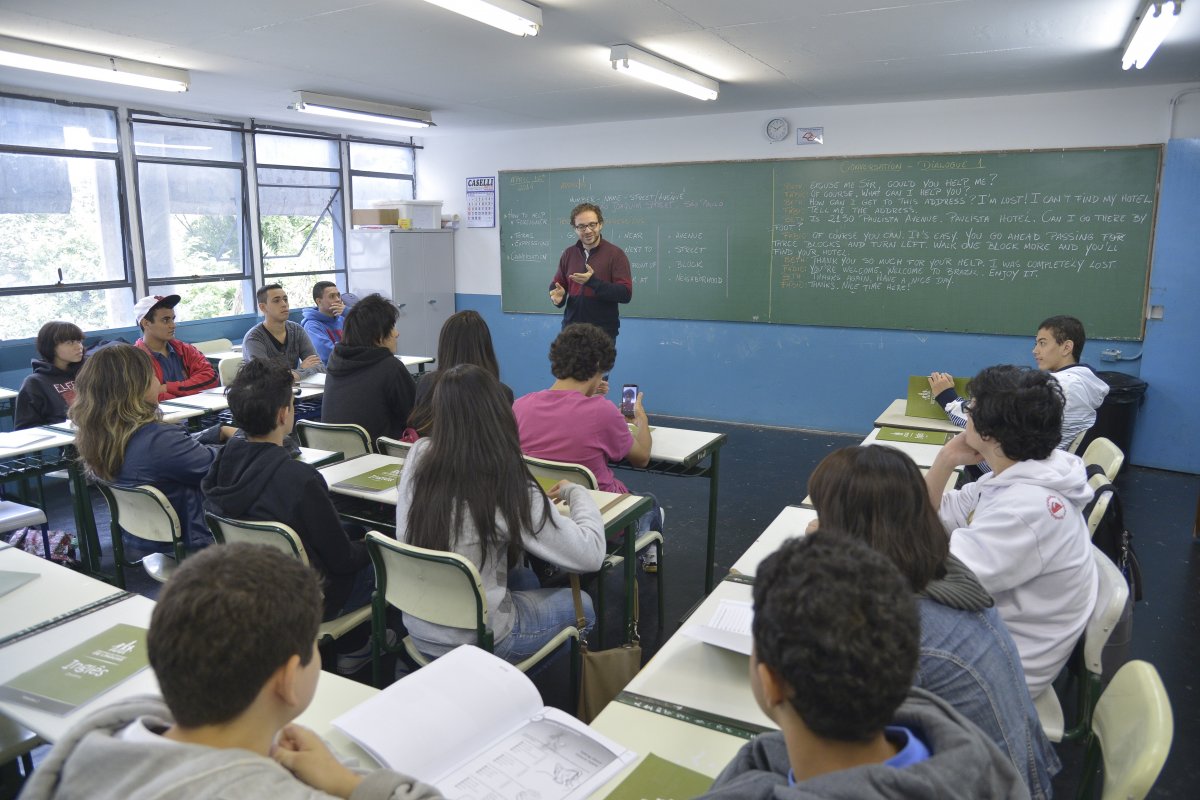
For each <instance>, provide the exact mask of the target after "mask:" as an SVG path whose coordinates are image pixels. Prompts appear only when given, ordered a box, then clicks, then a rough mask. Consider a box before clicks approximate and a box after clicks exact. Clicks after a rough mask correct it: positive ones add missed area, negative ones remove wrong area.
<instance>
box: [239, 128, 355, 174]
mask: <svg viewBox="0 0 1200 800" xmlns="http://www.w3.org/2000/svg"><path fill="white" fill-rule="evenodd" d="M254 148H255V158H256V160H257V161H258V163H259V164H290V165H292V166H296V167H330V168H332V169H338V168H340V167H341V163H342V162H341V158H340V157H339V155H338V143H337V142H334V141H330V140H328V139H307V138H300V137H296V136H275V135H272V134H267V133H257V134H255V135H254Z"/></svg>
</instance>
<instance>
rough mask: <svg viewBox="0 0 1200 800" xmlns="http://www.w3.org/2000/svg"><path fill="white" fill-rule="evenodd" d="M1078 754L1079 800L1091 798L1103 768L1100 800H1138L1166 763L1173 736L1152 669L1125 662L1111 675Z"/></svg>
mask: <svg viewBox="0 0 1200 800" xmlns="http://www.w3.org/2000/svg"><path fill="white" fill-rule="evenodd" d="M1091 730H1092V736H1091V737H1090V738H1089V740H1088V745H1087V750H1086V753H1085V755H1084V767H1083V776H1084V778H1083V781H1082V783H1081V784H1080V787H1079V793H1078V795H1077V797H1078V798H1080V800H1082V799H1083V798H1092V797H1094V796H1095V787H1094V782H1095V778H1096V771H1097V767H1099V765H1100V762H1101V759H1103V764H1104V783H1103V789H1102V790H1101V793H1100V797H1101V798H1102V800H1142V798H1144V797H1145V796H1146V795H1148V794H1149V793H1150V790H1151V789H1152V788H1153V787H1154V782H1155V781H1156V780H1158V775H1159V773H1160V772H1162V768H1163V764H1164V763H1166V760H1167V753H1168V751H1170V749H1171V740H1172V738H1174V734H1175V721H1174V715H1173V714H1172V713H1171V701H1170V700H1169V699H1168V697H1167V690H1166V688H1164V687H1163V683H1162V678H1160V677H1159V675H1158V670H1156V669H1155V668H1154V666H1153V665H1152V664H1149V663H1147V662H1145V661H1130V662H1129V663H1127V664H1125V666H1123V667H1121V668H1120V669H1119V670H1117V674H1116V675H1114V676H1113V679H1112V681H1111V682H1110V683H1109V684H1108V688H1107V689H1105V690H1104V694H1102V695H1101V696H1100V700H1099V701H1098V702H1097V703H1096V711H1095V713H1094V714H1093V715H1092V728H1091Z"/></svg>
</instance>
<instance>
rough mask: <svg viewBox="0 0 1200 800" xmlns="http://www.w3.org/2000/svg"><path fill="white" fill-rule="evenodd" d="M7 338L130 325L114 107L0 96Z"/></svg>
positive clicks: (1, 260)
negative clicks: (63, 325) (61, 326)
mask: <svg viewBox="0 0 1200 800" xmlns="http://www.w3.org/2000/svg"><path fill="white" fill-rule="evenodd" d="M0 120H3V124H0V265H2V267H0V270H2V272H3V283H2V284H0V285H2V287H3V290H4V292H5V294H14V295H16V297H13V298H12V299H11V301H10V303H9V304H8V308H9V310H8V313H5V314H2V315H0V339H18V338H24V337H29V336H34V335H36V334H37V330H38V328H40V327H41V326H42V324H43V323H45V322H48V321H50V320H53V319H65V320H70V321H72V322H75V323H76V324H77V325H79V326H80V327H83V328H87V329H92V330H96V329H102V328H114V327H122V326H124V325H128V324H130V323H131V322H132V319H131V314H132V308H133V288H132V282H131V281H130V276H129V270H128V267H127V263H126V248H125V244H124V243H125V238H124V231H125V225H124V221H123V219H122V216H121V208H122V206H123V202H122V185H121V179H120V170H119V162H118V156H117V115H116V111H115V109H111V108H102V107H97V106H82V105H68V104H63V103H53V102H46V101H41V100H32V99H28V98H20V97H6V96H0Z"/></svg>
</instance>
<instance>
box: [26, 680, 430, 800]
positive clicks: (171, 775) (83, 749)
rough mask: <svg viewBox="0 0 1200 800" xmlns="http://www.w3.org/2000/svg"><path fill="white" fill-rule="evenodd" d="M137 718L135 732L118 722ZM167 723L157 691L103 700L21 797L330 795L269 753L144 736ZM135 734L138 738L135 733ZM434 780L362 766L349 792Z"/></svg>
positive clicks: (425, 792)
mask: <svg viewBox="0 0 1200 800" xmlns="http://www.w3.org/2000/svg"><path fill="white" fill-rule="evenodd" d="M131 724H136V725H141V726H143V728H144V730H141V731H137V733H138V734H140V736H138V737H137V738H133V739H131V738H127V736H126V735H125V729H126V728H128V727H129V726H130V725H131ZM171 724H172V720H171V712H170V711H168V710H167V707H166V704H164V703H163V701H162V700H161V699H160V698H157V697H133V698H129V699H128V700H123V701H121V702H119V703H114V704H113V705H110V706H106V707H104V708H102V709H100V710H99V711H97V712H96V713H94V714H92V715H91V716H89V717H86V718H85V719H83V720H81V721H80V722H79V724H78V725H76V726H75V727H73V728H72V729H71V730H70V731H68V732H67V734H66V736H64V737H63V738H62V739H61V740H59V741H58V742H57V743H56V744H55V745H54V748H53V749H52V750H51V751H50V754H49V755H48V756H46V760H45V761H43V762H42V764H41V765H40V766H39V767H38V768H37V769H36V770H35V771H34V773H33V777H31V778H30V779H29V781H28V782H27V783H26V784H25V789H24V791H22V792H21V800H75V799H76V798H79V799H80V800H84V798H86V800H108V798H112V800H118V798H119V800H151V798H153V800H176V798H178V800H183V799H184V798H186V799H187V800H243V798H244V800H325V799H326V798H330V797H332V796H331V795H328V794H325V793H324V792H321V791H318V790H316V789H314V788H312V787H311V786H308V785H307V784H305V783H302V782H301V781H300V779H299V778H296V777H295V776H294V775H292V773H290V772H288V771H287V770H286V769H284V768H283V767H281V766H280V765H279V764H276V763H275V762H274V761H272V760H271V759H269V758H266V757H264V756H261V755H259V754H257V753H252V752H250V751H249V750H241V749H219V748H215V747H205V746H203V745H196V744H184V743H182V742H174V741H171V740H169V739H162V740H161V741H150V742H146V741H144V740H145V739H146V738H147V737H152V736H154V735H155V734H157V733H161V732H162V731H164V730H166V729H167V728H168V727H170V726H171ZM138 739H141V740H138ZM441 796H442V795H441V794H440V793H439V792H438V791H437V790H436V789H434V788H433V787H431V786H427V785H425V784H423V783H419V782H418V781H416V780H415V779H413V778H408V777H405V776H404V775H401V774H399V773H397V772H392V771H391V770H385V769H380V770H375V771H374V772H370V773H367V774H366V775H365V777H364V779H363V782H362V783H361V784H359V787H358V788H357V789H355V790H354V793H353V794H351V795H350V800H435V799H436V798H440V797H441Z"/></svg>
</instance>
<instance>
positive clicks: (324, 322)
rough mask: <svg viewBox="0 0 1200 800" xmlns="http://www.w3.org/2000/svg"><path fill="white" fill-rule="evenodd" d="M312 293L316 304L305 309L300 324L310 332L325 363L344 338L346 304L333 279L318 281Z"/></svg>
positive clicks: (311, 339)
mask: <svg viewBox="0 0 1200 800" xmlns="http://www.w3.org/2000/svg"><path fill="white" fill-rule="evenodd" d="M312 294H313V302H314V303H316V305H315V306H313V307H312V308H306V309H304V317H303V319H302V320H301V322H300V325H301V327H303V328H304V332H305V333H307V334H308V338H309V341H311V342H312V346H313V347H314V348H315V349H316V351H317V355H318V356H319V357H320V359H321V363H322V364H325V363H328V361H329V354H330V353H331V352H333V346H334V345H335V344H337V343H338V342H340V341H341V340H342V323H343V321H344V320H343V319H342V314H343V313H345V311H346V305H345V304H344V303H343V302H342V293H341V292H339V291H338V287H337V284H336V283H332V282H331V281H317V282H316V283H315V284H314V285H313V290H312Z"/></svg>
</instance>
